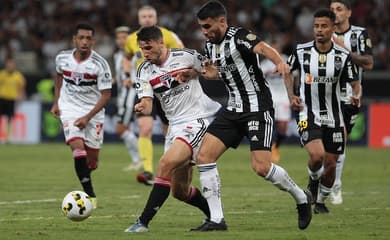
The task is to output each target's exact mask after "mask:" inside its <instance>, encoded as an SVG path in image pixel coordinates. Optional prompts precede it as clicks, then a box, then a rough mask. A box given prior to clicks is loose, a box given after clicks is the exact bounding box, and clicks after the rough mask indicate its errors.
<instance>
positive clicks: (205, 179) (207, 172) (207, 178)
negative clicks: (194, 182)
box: [198, 163, 223, 223]
mask: <svg viewBox="0 0 390 240" xmlns="http://www.w3.org/2000/svg"><path fill="white" fill-rule="evenodd" d="M198 170H199V177H200V184H201V186H202V192H203V196H204V197H205V198H206V200H207V203H208V204H209V208H210V220H211V221H213V222H216V223H220V222H221V220H222V219H223V210H222V201H221V180H220V178H219V173H218V169H217V164H216V163H209V164H199V165H198Z"/></svg>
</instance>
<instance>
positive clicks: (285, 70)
mask: <svg viewBox="0 0 390 240" xmlns="http://www.w3.org/2000/svg"><path fill="white" fill-rule="evenodd" d="M274 73H279V74H280V75H282V77H283V78H284V77H285V76H286V75H287V74H290V66H289V65H288V64H287V63H285V62H280V63H278V65H276V67H275V70H274Z"/></svg>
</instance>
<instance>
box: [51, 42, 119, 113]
mask: <svg viewBox="0 0 390 240" xmlns="http://www.w3.org/2000/svg"><path fill="white" fill-rule="evenodd" d="M74 51H75V49H73V50H68V51H62V52H60V53H59V54H58V55H57V56H56V71H57V73H58V74H62V87H61V91H60V98H59V99H58V106H59V109H60V111H61V115H63V114H66V115H68V116H84V115H86V114H87V113H89V112H90V111H91V110H92V108H93V107H94V106H95V104H96V103H97V102H98V100H99V98H100V96H101V93H100V91H101V90H104V89H110V88H111V86H112V76H111V70H110V66H109V65H108V63H107V61H106V60H105V59H104V58H103V57H101V56H100V55H99V54H98V53H96V52H95V51H92V52H91V55H90V56H89V57H88V58H87V59H86V60H84V61H82V62H78V61H77V60H76V59H75V58H74ZM94 118H95V119H97V120H103V119H104V109H102V110H101V111H100V112H99V113H97V114H96V115H95V117H94Z"/></svg>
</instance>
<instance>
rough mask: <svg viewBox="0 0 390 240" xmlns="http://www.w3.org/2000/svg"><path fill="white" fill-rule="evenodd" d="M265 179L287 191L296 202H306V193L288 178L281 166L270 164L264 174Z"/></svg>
mask: <svg viewBox="0 0 390 240" xmlns="http://www.w3.org/2000/svg"><path fill="white" fill-rule="evenodd" d="M265 179H266V180H268V181H270V182H271V183H272V184H273V185H275V186H276V187H278V188H279V189H281V190H283V191H287V192H289V193H290V194H291V196H293V197H294V199H295V201H296V202H297V204H302V203H307V197H306V194H305V193H304V192H303V190H302V189H301V188H300V187H298V185H297V184H295V182H294V181H293V180H292V179H291V178H290V176H289V175H288V173H287V172H286V170H284V169H283V168H282V167H280V166H278V165H276V164H273V163H272V164H271V168H270V170H269V172H268V174H267V176H265Z"/></svg>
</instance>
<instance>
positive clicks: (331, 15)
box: [314, 8, 336, 23]
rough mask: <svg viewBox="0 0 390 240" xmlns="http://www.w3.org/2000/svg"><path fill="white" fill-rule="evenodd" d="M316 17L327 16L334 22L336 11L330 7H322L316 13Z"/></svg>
mask: <svg viewBox="0 0 390 240" xmlns="http://www.w3.org/2000/svg"><path fill="white" fill-rule="evenodd" d="M314 17H315V18H319V17H327V18H329V19H330V21H331V22H332V23H334V22H335V20H336V15H335V14H334V12H332V11H331V10H330V9H328V8H321V9H318V10H317V11H316V12H315V13H314Z"/></svg>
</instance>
